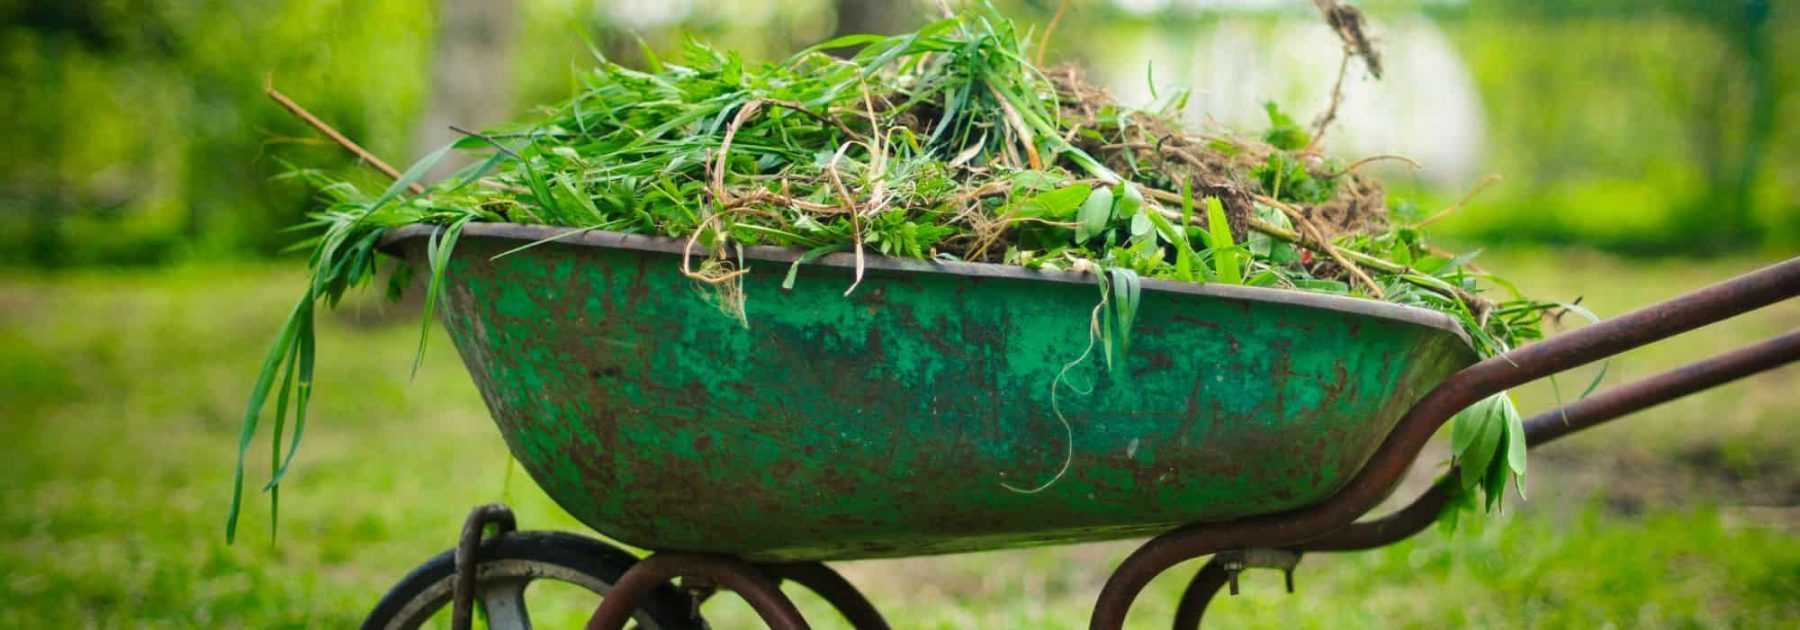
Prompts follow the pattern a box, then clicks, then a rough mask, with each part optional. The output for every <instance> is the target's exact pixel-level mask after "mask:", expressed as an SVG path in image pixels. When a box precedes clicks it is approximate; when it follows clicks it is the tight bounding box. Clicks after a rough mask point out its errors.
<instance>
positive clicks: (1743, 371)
mask: <svg viewBox="0 0 1800 630" xmlns="http://www.w3.org/2000/svg"><path fill="white" fill-rule="evenodd" d="M1794 361H1800V329H1797V330H1794V331H1793V332H1789V333H1787V334H1785V335H1781V336H1779V337H1775V338H1772V339H1768V340H1765V341H1762V342H1760V343H1756V344H1752V345H1749V346H1745V347H1743V348H1739V349H1737V350H1733V351H1731V352H1727V353H1724V354H1721V355H1718V356H1715V357H1713V358H1710V359H1706V360H1703V361H1696V362H1694V363H1690V364H1688V365H1684V366H1681V367H1678V368H1675V369H1673V370H1669V371H1667V372H1663V373H1661V374H1658V375H1656V376H1652V377H1649V378H1646V379H1643V380H1640V381H1636V382H1633V383H1631V384H1628V385H1620V386H1616V387H1613V388H1610V389H1607V390H1605V391H1602V392H1600V393H1598V394H1595V395H1593V396H1590V397H1588V398H1584V399H1582V400H1579V401H1576V402H1574V403H1570V404H1568V405H1566V406H1563V407H1561V408H1557V409H1552V410H1550V411H1546V412H1544V413H1540V414H1538V415H1536V416H1532V417H1531V418H1530V419H1529V420H1526V421H1525V442H1526V443H1527V444H1529V445H1530V446H1531V447H1533V448H1536V447H1537V446H1540V445H1542V444H1546V443H1549V442H1551V441H1553V440H1556V439H1557V438H1561V437H1563V436H1565V435H1568V434H1570V433H1574V432H1576V431H1580V430H1582V429H1587V428H1590V427H1594V426H1597V425H1599V424H1602V423H1605V422H1607V421H1609V420H1616V419H1618V418H1620V417H1623V416H1626V415H1630V414H1632V413H1636V412H1638V411H1642V410H1645V409H1649V408H1651V407H1654V406H1657V405H1660V404H1663V403H1666V402H1669V401H1672V400H1676V399H1679V398H1682V397H1685V396H1687V395H1689V394H1693V393H1695V392H1700V391H1704V390H1707V389H1711V388H1713V387H1717V386H1720V385H1724V384H1726V383H1730V382H1732V381H1736V380H1738V379H1741V378H1744V377H1747V376H1752V375H1755V374H1758V373H1761V372H1766V371H1769V370H1773V369H1775V368H1778V367H1781V366H1784V365H1787V364H1789V363H1793V362H1794ZM1446 474H1451V473H1446ZM1449 498H1450V495H1449V493H1448V491H1447V490H1446V489H1444V488H1443V487H1441V486H1436V485H1434V486H1432V487H1431V489H1430V490H1427V491H1426V492H1425V493H1424V494H1422V495H1420V496H1419V498H1418V499H1415V500H1414V501H1413V502H1412V504H1410V505H1407V506H1406V507H1404V508H1401V509H1399V510H1396V511H1394V512H1393V513H1390V514H1388V515H1386V516H1383V517H1381V518H1378V519H1374V520H1370V521H1363V522H1359V523H1355V524H1352V525H1350V526H1348V527H1345V528H1343V529H1340V530H1338V531H1335V532H1332V533H1331V534H1330V535H1329V536H1326V537H1324V538H1320V539H1318V540H1314V541H1311V542H1308V543H1306V544H1304V545H1301V546H1300V547H1301V548H1302V549H1305V550H1307V551H1357V550H1362V549H1373V548H1375V547H1381V546H1384V545H1388V544H1392V543H1394V542H1397V541H1399V540H1401V539H1404V538H1408V537H1411V536H1412V535H1413V534H1417V533H1419V532H1420V531H1422V530H1424V529H1425V528H1426V527H1427V526H1430V525H1431V523H1432V521H1434V520H1436V518H1437V514H1438V512H1439V511H1441V510H1442V509H1443V508H1444V504H1445V503H1446V502H1447V501H1448V500H1449Z"/></svg>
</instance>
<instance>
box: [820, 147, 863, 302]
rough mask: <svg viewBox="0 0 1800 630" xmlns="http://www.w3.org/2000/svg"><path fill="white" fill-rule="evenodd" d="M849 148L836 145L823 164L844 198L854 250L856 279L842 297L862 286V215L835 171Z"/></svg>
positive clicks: (839, 193)
mask: <svg viewBox="0 0 1800 630" xmlns="http://www.w3.org/2000/svg"><path fill="white" fill-rule="evenodd" d="M849 148H850V143H848V142H845V143H843V144H841V145H838V150H837V153H834V154H832V156H831V161H830V162H826V163H825V172H826V173H827V174H830V175H831V183H832V185H834V186H836V187H837V192H838V196H839V197H843V198H844V205H845V206H846V207H847V209H848V210H849V211H850V242H851V243H852V244H853V245H854V246H855V248H856V278H855V279H854V280H852V281H851V282H850V288H849V289H846V290H844V295H850V292H851V291H855V290H856V286H857V285H859V284H862V275H863V242H862V223H861V221H860V220H858V218H857V215H859V214H862V213H861V212H858V211H857V206H856V199H855V198H854V197H851V196H850V189H849V188H848V187H845V186H844V178H843V177H842V176H840V175H838V170H837V163H838V159H839V158H842V157H844V151H846V150H849Z"/></svg>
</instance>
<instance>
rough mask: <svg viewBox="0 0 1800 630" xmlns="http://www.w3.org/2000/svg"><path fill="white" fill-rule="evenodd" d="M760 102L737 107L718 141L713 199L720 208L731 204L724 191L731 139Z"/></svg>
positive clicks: (751, 102) (760, 107)
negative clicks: (721, 139)
mask: <svg viewBox="0 0 1800 630" xmlns="http://www.w3.org/2000/svg"><path fill="white" fill-rule="evenodd" d="M762 104H763V101H762V99H753V100H751V101H749V102H747V103H744V106H743V107H740V108H738V113H737V115H736V116H733V117H732V118H731V126H729V127H726V128H725V140H724V141H722V142H720V143H719V155H718V156H717V157H715V158H713V177H712V185H713V199H714V200H716V201H717V202H718V204H719V207H720V208H725V207H728V206H730V205H731V197H730V195H729V193H727V192H726V191H725V168H726V167H727V166H729V164H728V163H727V160H728V159H729V158H730V157H731V140H732V139H733V138H736V137H737V132H738V129H739V128H742V127H743V126H744V121H747V120H749V119H750V117H751V116H753V115H755V114H756V110H758V109H762Z"/></svg>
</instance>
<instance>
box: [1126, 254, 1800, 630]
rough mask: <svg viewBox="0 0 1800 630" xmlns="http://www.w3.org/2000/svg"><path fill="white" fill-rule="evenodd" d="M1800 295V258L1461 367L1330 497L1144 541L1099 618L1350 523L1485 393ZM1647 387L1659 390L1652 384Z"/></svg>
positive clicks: (1645, 395)
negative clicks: (1197, 573)
mask: <svg viewBox="0 0 1800 630" xmlns="http://www.w3.org/2000/svg"><path fill="white" fill-rule="evenodd" d="M1796 295H1800V258H1794V259H1790V260H1788V261H1785V262H1781V263H1777V264H1774V265H1770V266H1768V267H1765V268H1763V269H1759V270H1757V271H1753V272H1751V273H1748V274H1744V275H1742V276H1739V277H1737V278H1734V279H1731V280H1728V281H1725V282H1721V283H1718V284H1714V285H1712V286H1708V287H1706V288H1703V289H1700V290H1697V291H1694V292H1691V293H1688V294H1686V295H1682V296H1680V297H1677V298H1674V299H1671V300H1668V301H1665V302H1662V303H1659V304H1656V305H1653V306H1650V307H1647V308H1643V309H1639V310H1637V311H1633V312H1631V313H1628V314H1626V315H1622V316H1620V317H1617V318H1613V319H1610V320H1606V321H1603V322H1600V323H1597V324H1594V325H1591V326H1588V327H1586V328H1583V329H1581V330H1577V331H1574V332H1571V333H1567V334H1563V335H1559V336H1557V337H1555V338H1552V339H1548V340H1545V341H1542V342H1539V343H1535V344H1531V345H1529V346H1525V347H1522V348H1519V349H1516V350H1514V351H1512V352H1509V353H1507V354H1505V355H1503V356H1499V357H1494V358H1492V359H1488V360H1485V361H1482V362H1481V363H1478V364H1476V365H1474V366H1471V367H1469V368H1467V369H1465V370H1463V371H1461V372H1458V373H1457V374H1455V375H1454V376H1451V377H1450V378H1449V379H1447V380H1445V381H1444V382H1443V383H1442V384H1440V385H1438V387H1437V388H1435V389H1433V390H1432V391H1431V392H1430V393H1428V394H1426V395H1425V397H1424V398H1423V399H1421V400H1420V401H1419V402H1418V403H1417V404H1415V405H1413V407H1412V409H1411V410H1409V411H1408V412H1407V413H1406V415H1405V416H1404V417H1403V418H1402V419H1401V420H1400V422H1399V424H1398V425H1397V426H1396V427H1395V428H1394V431H1393V433H1391V434H1389V436H1388V438H1387V440H1386V441H1385V442H1383V443H1382V445H1381V447H1380V449H1379V450H1377V451H1376V453H1375V455H1374V456H1373V457H1372V458H1371V459H1370V460H1369V462H1368V463H1367V464H1366V465H1365V466H1364V467H1363V469H1362V470H1361V471H1360V472H1359V473H1357V475H1356V476H1355V478H1353V479H1352V480H1351V481H1350V483H1349V484H1348V485H1346V486H1345V487H1344V488H1343V489H1342V490H1341V491H1339V492H1338V493H1337V494H1336V495H1334V496H1332V497H1331V498H1330V499H1328V500H1326V501H1324V502H1321V503H1319V504H1317V505H1314V506H1312V507H1308V508H1304V509H1300V510H1295V511H1292V512H1287V513H1280V514H1271V515H1266V516H1258V517H1251V518H1246V519H1242V520H1238V521H1233V522H1228V523H1217V524H1200V525H1193V526H1189V527H1183V528H1181V529H1178V530H1175V531H1172V532H1169V533H1167V534H1164V535H1161V536H1158V537H1156V538H1155V539H1152V540H1151V541H1150V542H1148V543H1145V544H1144V545H1143V546H1142V547H1139V548H1138V549H1137V550H1136V551H1135V552H1133V553H1132V554H1131V556H1130V557H1128V558H1126V560H1125V561H1124V562H1123V563H1121V564H1120V566H1119V568H1118V570H1117V571H1115V572H1114V573H1113V575H1112V577H1111V578H1110V579H1108V580H1107V583H1106V586H1105V587H1104V588H1103V589H1102V590H1101V593H1100V597H1099V599H1098V601H1097V602H1096V603H1095V606H1094V613H1093V617H1092V618H1091V619H1090V627H1092V628H1095V629H1103V630H1111V629H1116V628H1119V627H1121V626H1122V625H1123V623H1124V620H1125V613H1126V612H1127V611H1128V610H1129V609H1130V607H1131V603H1132V601H1133V600H1135V599H1136V598H1137V595H1138V593H1139V592H1140V591H1142V590H1143V587H1144V585H1145V584H1148V583H1149V582H1150V580H1151V579H1152V578H1154V577H1156V576H1157V575H1158V574H1160V573H1162V572H1163V571H1164V570H1166V569H1168V568H1169V567H1170V566H1173V565H1175V564H1176V563H1179V562H1182V561H1184V560H1188V559H1190V558H1196V557H1199V556H1203V555H1207V554H1210V553H1215V552H1218V551H1222V550H1227V549H1241V548H1250V547H1296V546H1304V544H1305V543H1307V542H1308V541H1310V540H1313V539H1317V538H1320V537H1322V536H1325V535H1327V534H1330V533H1331V532H1333V531H1335V530H1338V529H1340V528H1343V527H1345V526H1347V525H1350V524H1351V523H1352V522H1353V521H1354V520H1355V519H1356V518H1357V517H1359V516H1361V515H1362V514H1364V513H1366V512H1368V511H1369V510H1370V509H1372V508H1374V507H1375V506H1376V505H1377V504H1378V503H1380V502H1381V500H1382V498H1384V497H1385V496H1386V495H1387V493H1388V492H1389V491H1390V490H1391V489H1392V488H1393V486H1394V485H1395V484H1396V483H1398V481H1399V480H1400V477H1401V476H1402V475H1404V474H1405V472H1406V469H1407V467H1409V466H1410V465H1411V464H1412V461H1413V459H1415V458H1416V457H1418V454H1419V450H1420V449H1421V448H1423V447H1424V445H1425V442H1426V440H1428V439H1429V438H1430V437H1431V435H1432V434H1433V433H1435V432H1436V431H1437V429H1438V427H1440V426H1442V425H1443V423H1444V422H1445V421H1447V420H1449V419H1450V418H1451V416H1453V415H1455V414H1456V412H1458V411H1460V410H1462V409H1463V408H1464V407H1467V406H1469V405H1470V404H1473V403H1474V402H1476V401H1478V400H1481V399H1482V398H1485V397H1487V396H1490V395H1492V394H1495V393H1498V392H1500V391H1504V390H1506V389H1508V388H1511V387H1515V386H1518V385H1522V384H1524V383H1528V382H1530V381H1534V380H1537V379H1539V378H1543V377H1545V376H1549V375H1552V374H1556V373H1558V372H1561V371H1564V370H1568V369H1570V368H1574V367H1579V366H1581V365H1585V364H1588V363H1592V362H1594V361H1599V360H1602V359H1605V358H1607V357H1610V356H1613V355H1616V354H1618V353H1620V352H1624V351H1626V350H1630V349H1632V348H1636V347H1639V346H1643V345H1645V344H1649V343H1652V342H1655V341H1657V340H1660V339H1664V338H1667V337H1670V336H1672V335H1676V334H1679V333H1682V332H1686V331H1688V330H1692V329H1694V328H1698V327H1700V326H1704V325H1707V324H1711V323H1715V322H1719V321H1723V320H1725V319H1728V318H1730V317H1733V316H1736V315H1739V314H1742V313H1745V312H1748V311H1751V310H1755V309H1757V308H1761V307H1763V306H1767V305H1769V304H1773V303H1775V302H1778V301H1781V300H1785V299H1789V298H1792V297H1794V296H1796ZM1639 395H1640V396H1643V397H1644V398H1646V399H1647V398H1649V395H1648V394H1639ZM1594 407H1595V408H1599V409H1605V407H1604V405H1603V404H1602V403H1594ZM1624 407H1625V405H1619V406H1618V407H1617V408H1618V409H1622V408H1624ZM1558 421H1559V422H1560V421H1561V420H1560V419H1559V420H1558ZM1534 424H1536V425H1537V426H1540V427H1541V426H1542V424H1541V423H1536V422H1534ZM1540 431H1543V429H1540Z"/></svg>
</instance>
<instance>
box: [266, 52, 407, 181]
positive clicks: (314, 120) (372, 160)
mask: <svg viewBox="0 0 1800 630" xmlns="http://www.w3.org/2000/svg"><path fill="white" fill-rule="evenodd" d="M263 93H265V94H268V95H269V98H270V99H272V100H274V101H275V103H276V104H278V105H280V106H281V107H282V108H283V109H286V110H288V113H290V114H293V115H294V117H295V118H299V119H300V120H301V122H304V123H306V124H308V125H311V126H312V128H313V129H317V130H318V131H319V133H322V134H325V137H327V138H330V139H331V140H332V141H333V142H336V143H337V144H338V146H341V147H343V148H344V150H345V151H349V152H350V153H351V154H353V155H355V156H356V158H357V159H359V160H362V162H363V163H364V164H368V165H369V166H372V167H374V168H375V170H377V171H381V173H382V174H383V175H387V176H388V177H389V178H391V179H394V180H395V181H398V180H399V179H400V171H398V170H395V169H394V167H392V166H388V163H387V162H383V161H381V158H378V157H375V154H373V153H370V152H369V150H368V149H364V148H362V145H360V144H357V143H356V142H355V141H353V140H351V139H350V138H348V137H345V136H344V134H342V133H339V132H338V130H337V129H335V128H333V127H332V126H331V125H328V124H325V121H323V120H319V117H318V116H314V115H313V114H312V112H309V111H306V108H305V107H301V106H300V104H299V103H296V102H294V99H291V98H288V97H287V95H286V94H282V93H281V91H280V90H277V89H275V79H274V77H272V76H271V77H268V78H266V79H265V80H264V81H263ZM407 188H408V189H409V190H411V191H413V194H415V195H423V194H425V187H424V186H420V185H419V183H418V182H412V183H411V184H409V185H408V186H407Z"/></svg>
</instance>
